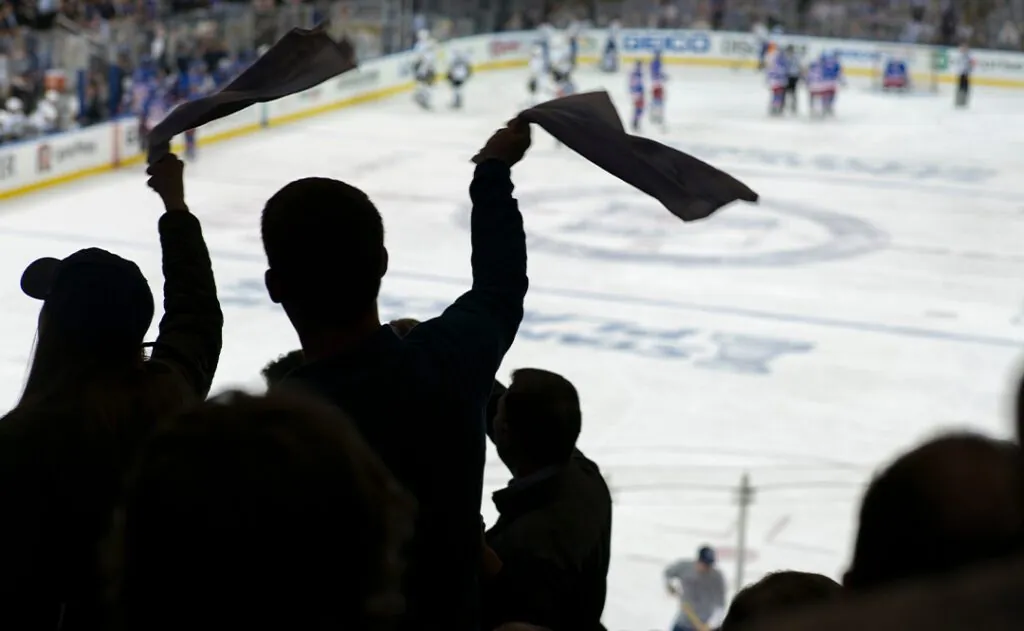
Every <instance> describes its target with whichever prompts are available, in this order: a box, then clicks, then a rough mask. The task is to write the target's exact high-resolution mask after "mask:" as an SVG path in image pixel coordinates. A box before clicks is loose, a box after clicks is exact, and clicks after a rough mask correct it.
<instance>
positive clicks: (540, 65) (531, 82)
mask: <svg viewBox="0 0 1024 631" xmlns="http://www.w3.org/2000/svg"><path fill="white" fill-rule="evenodd" d="M547 72H548V69H547V61H546V60H545V59H544V49H543V48H541V46H540V45H539V44H538V45H536V46H534V47H533V50H532V51H531V53H530V78H529V79H528V80H527V83H526V89H527V91H528V92H529V93H530V105H531V106H532V105H536V104H537V103H538V102H539V99H538V97H537V94H538V92H540V91H541V90H542V89H543V87H544V86H543V82H544V77H545V76H546V75H547Z"/></svg>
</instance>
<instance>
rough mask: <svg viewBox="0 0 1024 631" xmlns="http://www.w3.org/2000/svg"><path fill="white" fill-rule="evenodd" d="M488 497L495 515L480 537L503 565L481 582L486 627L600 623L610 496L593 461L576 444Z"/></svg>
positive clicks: (575, 627)
mask: <svg viewBox="0 0 1024 631" xmlns="http://www.w3.org/2000/svg"><path fill="white" fill-rule="evenodd" d="M494 505H495V506H496V507H497V509H498V512H499V513H500V517H499V518H498V521H497V523H495V524H494V526H493V527H492V528H491V529H490V530H488V531H487V533H486V539H487V545H488V546H490V547H491V549H493V550H494V552H495V553H497V555H498V558H500V559H501V562H502V567H501V570H500V571H499V572H498V574H497V576H495V577H494V578H493V579H491V580H490V581H488V582H487V583H485V586H484V599H483V602H484V620H485V624H486V625H487V628H494V627H496V626H498V625H499V624H501V623H504V622H512V621H519V622H527V623H530V624H535V625H540V626H543V627H547V628H549V629H551V630H552V631H567V630H571V631H590V630H593V629H602V628H603V627H602V626H601V614H602V612H603V611H604V602H605V595H606V593H607V579H608V562H609V557H610V555H611V535H612V533H611V530H612V500H611V494H610V493H609V491H608V485H607V484H605V481H604V478H603V477H602V476H601V471H600V469H598V467H597V465H596V464H594V463H593V462H591V461H590V460H588V459H587V458H586V457H585V456H584V455H583V454H582V453H580V452H579V451H578V450H577V451H576V452H575V453H574V454H573V457H572V459H571V460H570V461H569V463H568V464H566V465H563V466H561V467H558V468H557V469H553V470H549V471H547V472H544V473H539V474H538V477H537V478H536V479H533V480H531V479H529V478H525V479H523V480H520V481H518V482H517V481H513V482H512V483H510V484H509V486H508V487H506V488H504V489H501V490H500V491H497V492H495V493H494Z"/></svg>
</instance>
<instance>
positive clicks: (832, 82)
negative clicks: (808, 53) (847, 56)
mask: <svg viewBox="0 0 1024 631" xmlns="http://www.w3.org/2000/svg"><path fill="white" fill-rule="evenodd" d="M818 63H819V66H820V68H821V80H822V84H823V86H822V87H823V88H824V90H823V91H822V94H821V107H822V113H823V114H824V115H825V116H833V115H834V114H835V103H836V94H837V93H838V91H839V86H840V85H843V83H844V82H845V78H844V77H843V65H842V64H841V63H840V62H839V55H838V54H837V53H835V52H832V51H826V52H824V53H822V55H821V59H820V60H819V61H818Z"/></svg>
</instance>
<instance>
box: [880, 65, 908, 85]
mask: <svg viewBox="0 0 1024 631" xmlns="http://www.w3.org/2000/svg"><path fill="white" fill-rule="evenodd" d="M882 89H883V90H886V91H889V90H898V91H900V92H903V91H906V90H908V89H910V72H909V71H908V70H907V62H906V61H904V60H902V59H900V58H899V57H892V58H890V59H887V60H886V62H885V67H884V68H882Z"/></svg>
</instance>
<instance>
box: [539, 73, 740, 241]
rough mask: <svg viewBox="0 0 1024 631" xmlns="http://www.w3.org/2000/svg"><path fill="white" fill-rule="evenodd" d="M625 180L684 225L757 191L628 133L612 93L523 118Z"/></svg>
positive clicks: (545, 106) (558, 102) (564, 101)
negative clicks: (662, 206)
mask: <svg viewBox="0 0 1024 631" xmlns="http://www.w3.org/2000/svg"><path fill="white" fill-rule="evenodd" d="M519 118H520V119H521V120H524V121H527V122H529V123H536V124H537V125H540V126H541V127H542V128H543V129H544V130H545V131H547V132H548V133H549V134H551V135H552V136H554V137H555V138H557V139H558V140H559V141H560V142H561V143H562V144H564V145H565V146H567V147H569V148H570V149H572V150H573V151H575V152H576V153H578V154H580V155H581V156H583V157H584V158H586V159H587V160H589V161H590V162H593V163H594V164H596V165H597V166H599V167H601V168H602V169H604V170H605V171H607V172H609V173H611V174H612V175H614V176H615V177H617V178H619V179H620V180H622V181H623V182H626V183H627V184H630V185H632V186H634V187H636V188H638V189H639V190H641V191H643V192H644V193H647V194H648V195H650V196H651V197H653V198H655V199H657V200H658V201H659V202H661V203H662V205H664V206H665V208H667V209H668V210H669V211H670V212H671V213H672V214H673V215H675V216H676V217H679V218H680V219H682V220H683V221H696V220H697V219H704V218H705V217H707V216H708V215H710V214H711V213H713V212H715V211H716V210H718V209H719V208H721V207H722V206H725V205H727V204H731V203H732V202H735V201H745V202H756V201H757V199H758V196H757V193H755V192H754V191H752V190H750V188H748V187H747V186H746V185H745V184H743V183H742V182H740V181H739V180H737V179H736V178H734V177H732V176H731V175H729V174H728V173H725V172H723V171H719V170H718V169H716V168H715V167H713V166H711V165H710V164H707V163H706V162H702V161H700V160H698V159H697V158H694V157H693V156H691V155H688V154H685V153H683V152H682V151H678V150H676V149H673V148H671V147H667V146H665V145H663V144H661V143H659V142H655V141H653V140H650V139H648V138H641V137H640V136H633V135H631V134H628V133H626V130H625V128H624V127H623V126H622V120H621V119H620V118H619V114H618V112H617V111H616V110H615V105H613V104H612V100H611V98H610V97H609V96H608V93H607V92H604V91H602V92H585V93H581V94H574V95H571V96H566V97H563V98H560V99H555V100H553V101H547V102H546V103H541V104H540V105H537V106H535V107H531V108H530V109H528V110H526V111H524V112H522V113H520V114H519Z"/></svg>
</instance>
